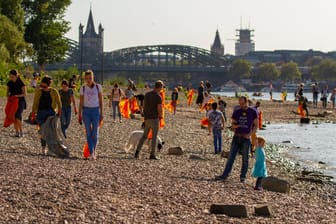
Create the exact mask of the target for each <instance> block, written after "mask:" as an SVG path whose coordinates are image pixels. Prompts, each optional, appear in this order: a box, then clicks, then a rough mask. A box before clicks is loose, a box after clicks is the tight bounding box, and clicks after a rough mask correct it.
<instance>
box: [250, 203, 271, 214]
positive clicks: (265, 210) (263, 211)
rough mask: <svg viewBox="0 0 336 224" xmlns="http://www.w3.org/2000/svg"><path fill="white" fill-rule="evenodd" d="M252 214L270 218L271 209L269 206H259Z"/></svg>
mask: <svg viewBox="0 0 336 224" xmlns="http://www.w3.org/2000/svg"><path fill="white" fill-rule="evenodd" d="M254 213H255V214H256V215H259V216H272V213H273V212H272V207H271V206H270V205H261V206H257V207H255V208H254Z"/></svg>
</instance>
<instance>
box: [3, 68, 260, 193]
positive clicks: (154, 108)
mask: <svg viewBox="0 0 336 224" xmlns="http://www.w3.org/2000/svg"><path fill="white" fill-rule="evenodd" d="M84 80H85V84H84V85H83V86H81V87H80V90H79V94H80V97H79V106H78V110H77V107H76V102H75V97H74V90H73V89H72V88H70V86H69V82H67V81H63V82H62V88H61V89H60V90H56V89H55V88H53V87H51V84H52V79H51V78H50V77H48V76H45V77H43V78H42V80H41V82H40V85H39V86H38V87H36V91H35V95H34V101H33V105H32V113H33V114H36V116H35V117H36V122H37V124H38V125H40V126H41V125H42V124H43V123H44V122H45V121H46V119H47V118H48V117H50V116H60V117H61V127H62V132H63V134H64V136H65V137H66V136H67V135H66V130H67V128H68V127H69V125H70V120H71V112H72V108H73V110H74V113H75V114H78V122H79V123H80V124H82V123H84V126H85V131H86V140H87V144H88V148H89V151H90V156H89V159H91V160H92V159H95V158H96V147H97V143H98V138H99V126H100V125H101V124H102V122H103V119H104V116H103V114H104V106H103V89H102V86H101V85H100V84H97V83H95V81H94V74H93V72H92V71H91V70H88V71H86V72H85V74H84ZM207 83H209V82H207ZM163 88H164V85H163V82H162V81H160V80H158V81H157V82H156V83H155V87H154V89H153V90H149V91H147V93H145V95H144V96H143V99H142V103H140V105H141V111H142V114H143V116H144V133H143V136H142V138H141V139H140V142H139V144H138V146H137V148H136V151H135V155H134V157H135V158H138V157H139V154H140V152H141V149H142V146H143V144H144V142H145V141H146V139H147V138H148V135H149V134H150V133H151V138H152V145H151V152H150V157H149V158H150V159H152V160H157V159H158V158H157V157H156V155H155V147H156V138H157V134H158V130H159V127H160V119H162V117H163V106H162V104H163V101H164V99H162V97H161V95H160V93H161V91H162V89H163ZM210 88H211V86H210V85H209V84H208V85H207V86H206V90H205V89H204V87H203V82H201V83H200V88H199V97H198V98H197V103H201V104H203V103H204V102H203V100H204V99H205V98H206V97H207V96H210V94H209V92H210ZM132 89H133V87H132V85H129V87H128V89H127V90H126V91H125V92H123V91H122V90H121V89H120V88H119V86H118V85H117V84H115V85H114V87H113V90H112V93H111V98H110V106H111V107H112V108H113V118H114V120H115V119H116V111H117V109H118V106H119V101H120V99H121V97H131V92H132ZM26 93H27V90H26V86H25V84H24V82H22V80H21V79H20V76H19V74H18V72H17V71H15V70H12V71H10V81H9V82H8V96H14V97H17V98H19V107H18V110H17V111H16V115H15V117H16V120H15V122H14V127H15V130H16V136H17V137H22V136H23V131H22V112H23V110H24V109H25V108H26V100H25V96H26ZM200 98H201V99H200ZM171 99H172V102H174V103H173V105H175V109H174V113H175V112H176V103H177V100H178V90H177V89H174V90H173V91H172V96H171ZM211 107H212V108H211V110H209V111H208V118H209V131H210V133H211V132H212V133H213V136H214V147H215V153H220V152H221V147H222V130H224V128H225V122H226V121H227V118H226V116H225V107H226V103H225V101H223V100H222V99H221V98H220V97H219V98H218V102H212V103H211ZM223 111H224V113H223ZM118 116H119V120H120V121H121V115H120V108H119V114H118ZM231 118H232V130H233V131H234V137H233V139H232V143H231V149H230V154H229V158H228V160H227V163H226V166H225V169H224V172H223V174H222V175H220V176H219V177H217V179H218V180H226V179H227V178H228V176H229V174H230V172H231V169H232V166H233V163H234V160H235V157H236V155H237V154H238V153H241V154H242V160H243V165H242V170H241V175H240V180H241V182H244V181H245V178H246V173H247V170H248V160H249V152H250V148H251V136H252V134H253V133H256V130H257V128H258V113H257V110H256V109H255V108H252V107H250V106H249V105H248V100H247V98H246V97H240V98H239V107H237V108H235V110H234V112H233V114H232V117H231ZM264 143H265V140H264V139H263V138H261V137H258V140H257V151H256V155H257V161H258V159H259V160H260V161H261V162H259V163H258V162H257V163H256V165H255V168H254V171H253V175H254V176H256V177H258V181H257V184H256V189H257V190H260V187H261V185H260V184H261V178H262V177H264V176H265V175H266V166H265V163H264V157H265V153H264V151H263V149H262V147H263V144H264ZM41 146H42V152H43V153H47V152H46V142H45V141H44V140H43V139H41ZM260 164H261V165H260Z"/></svg>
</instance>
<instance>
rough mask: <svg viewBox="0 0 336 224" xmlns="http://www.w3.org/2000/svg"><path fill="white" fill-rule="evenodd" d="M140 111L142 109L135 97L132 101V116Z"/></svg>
mask: <svg viewBox="0 0 336 224" xmlns="http://www.w3.org/2000/svg"><path fill="white" fill-rule="evenodd" d="M139 111H140V107H139V105H138V100H137V98H136V97H133V98H132V99H131V112H132V114H135V113H137V112H139Z"/></svg>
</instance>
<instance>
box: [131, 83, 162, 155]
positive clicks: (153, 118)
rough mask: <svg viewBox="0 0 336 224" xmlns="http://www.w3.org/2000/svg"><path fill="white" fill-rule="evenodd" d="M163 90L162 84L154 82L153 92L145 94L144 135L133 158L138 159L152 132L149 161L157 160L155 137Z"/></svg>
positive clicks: (160, 114)
mask: <svg viewBox="0 0 336 224" xmlns="http://www.w3.org/2000/svg"><path fill="white" fill-rule="evenodd" d="M162 88H163V82H162V81H161V80H158V81H156V83H155V88H154V90H153V91H150V92H148V93H146V95H145V100H144V109H143V113H144V119H145V122H144V123H145V129H144V134H143V136H142V137H141V139H140V141H139V144H138V146H137V149H136V151H135V155H134V157H135V158H139V153H140V151H141V148H142V146H143V144H144V142H145V141H146V139H147V137H148V134H149V131H150V130H152V144H151V152H150V157H149V159H151V160H158V158H157V157H156V156H155V147H156V137H157V134H158V131H159V124H160V119H161V118H162V113H163V110H162V98H161V96H160V91H161V90H162Z"/></svg>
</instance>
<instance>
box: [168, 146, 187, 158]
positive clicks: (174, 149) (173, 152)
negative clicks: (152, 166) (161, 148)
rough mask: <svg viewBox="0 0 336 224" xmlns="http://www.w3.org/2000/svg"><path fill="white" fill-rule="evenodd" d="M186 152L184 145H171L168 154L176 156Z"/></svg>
mask: <svg viewBox="0 0 336 224" xmlns="http://www.w3.org/2000/svg"><path fill="white" fill-rule="evenodd" d="M183 154H184V150H183V148H182V147H180V146H177V147H170V148H169V149H168V155H176V156H181V155H183Z"/></svg>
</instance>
